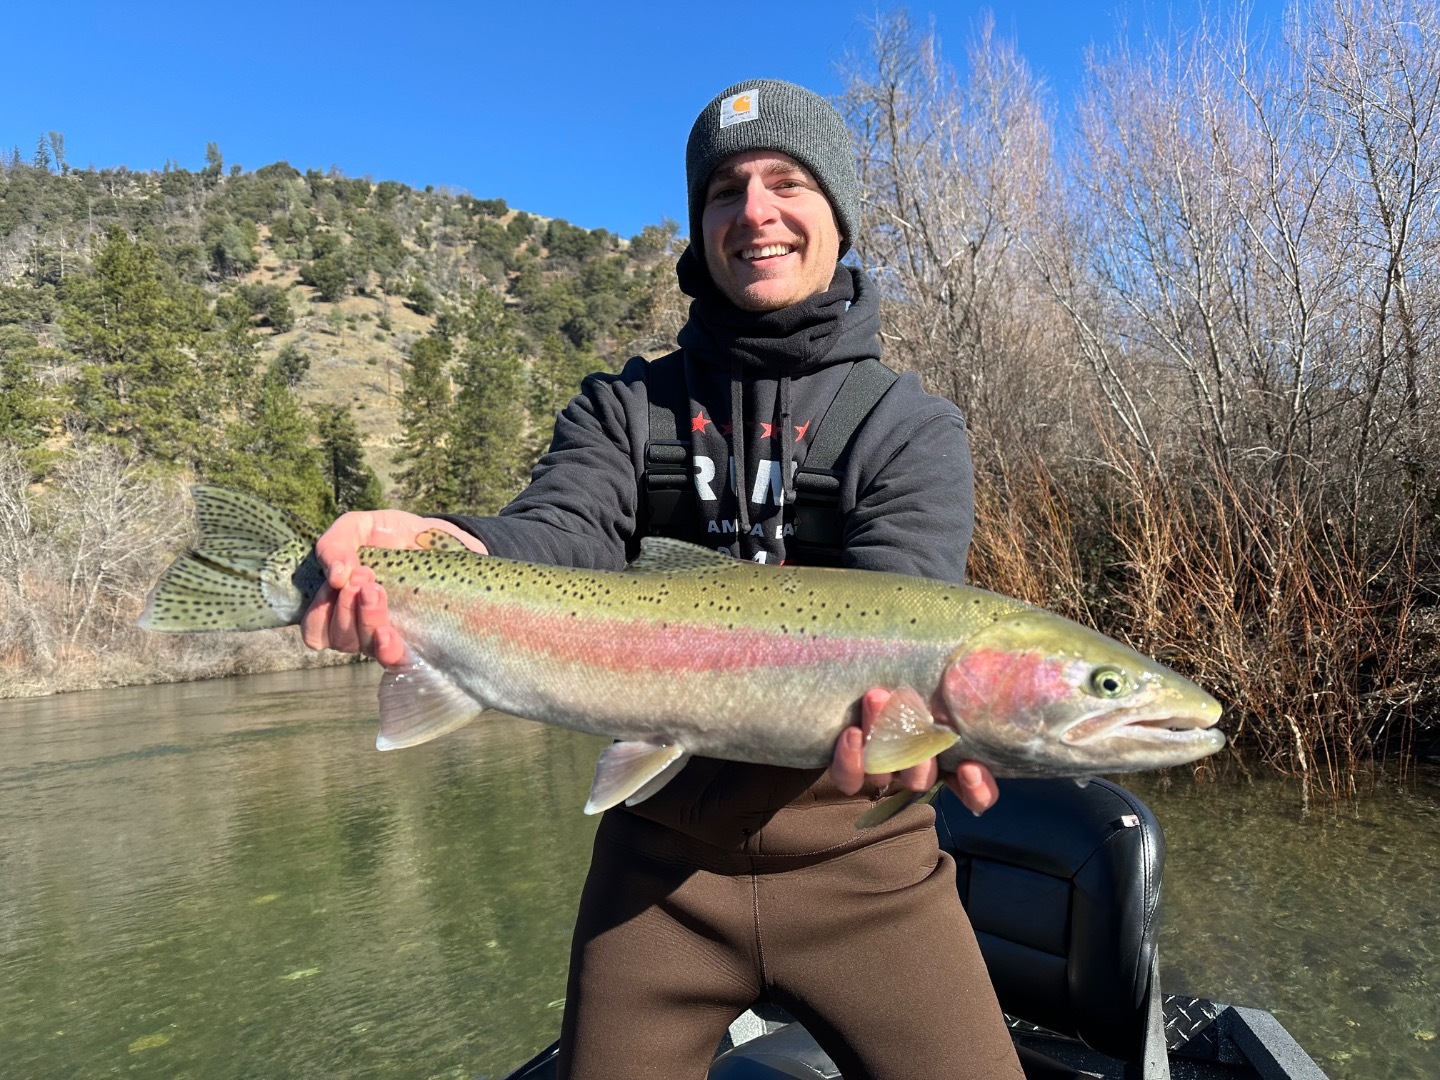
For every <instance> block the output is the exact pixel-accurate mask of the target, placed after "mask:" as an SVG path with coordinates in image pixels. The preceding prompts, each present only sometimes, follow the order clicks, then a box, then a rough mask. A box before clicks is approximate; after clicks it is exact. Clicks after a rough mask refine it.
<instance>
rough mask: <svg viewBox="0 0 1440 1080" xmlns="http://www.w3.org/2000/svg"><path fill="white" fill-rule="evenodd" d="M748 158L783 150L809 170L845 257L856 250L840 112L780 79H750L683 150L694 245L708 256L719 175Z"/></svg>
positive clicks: (847, 146)
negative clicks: (714, 179) (713, 183)
mask: <svg viewBox="0 0 1440 1080" xmlns="http://www.w3.org/2000/svg"><path fill="white" fill-rule="evenodd" d="M746 150H778V151H780V152H781V153H782V154H789V155H790V156H791V157H792V158H794V159H795V160H796V161H798V162H799V163H800V164H801V165H804V166H805V168H806V169H808V170H810V174H811V175H812V176H814V177H815V179H816V181H818V182H819V184H820V187H821V190H823V191H824V192H825V197H826V198H828V199H829V200H830V207H831V209H832V210H834V211H835V221H836V223H837V224H838V225H839V226H840V254H841V255H844V254H845V252H847V251H849V250H850V241H851V240H852V239H854V236H855V227H856V226H857V225H859V223H860V182H859V179H858V178H857V177H856V175H855V148H854V147H853V146H852V145H851V143H850V132H849V130H848V129H847V128H846V127H845V121H844V120H842V119H841V118H840V114H839V113H838V112H836V111H835V107H834V106H833V105H831V104H830V103H829V102H828V101H826V100H825V99H824V98H822V97H821V96H820V95H819V94H817V93H815V92H814V91H812V90H806V89H805V88H804V87H803V86H796V85H795V84H794V83H788V82H781V81H780V80H779V79H752V80H750V81H749V82H739V83H736V84H735V85H733V86H730V87H727V88H726V89H724V90H722V91H720V93H718V94H716V95H715V97H714V98H713V99H712V100H711V102H710V104H708V105H706V106H705V108H704V109H702V110H701V112H700V115H699V116H698V117H696V118H695V126H694V127H692V128H691V129H690V140H689V141H688V142H687V143H686V144H685V184H686V187H687V189H688V191H689V195H690V243H691V245H692V246H693V247H694V248H695V250H696V254H699V253H701V252H702V251H703V249H704V234H703V233H702V232H701V229H700V217H701V215H702V213H703V212H704V210H705V188H706V186H707V185H708V184H709V182H710V174H711V173H712V172H714V171H715V167H716V166H717V165H719V164H720V162H722V161H724V160H725V159H726V158H728V157H729V156H730V155H732V154H740V153H744V152H745V151H746Z"/></svg>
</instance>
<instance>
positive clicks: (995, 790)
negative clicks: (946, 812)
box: [946, 761, 1000, 817]
mask: <svg viewBox="0 0 1440 1080" xmlns="http://www.w3.org/2000/svg"><path fill="white" fill-rule="evenodd" d="M946 783H947V784H949V785H950V788H951V790H952V791H954V792H955V794H956V795H958V796H960V801H961V802H962V803H964V804H965V805H966V806H967V807H968V808H969V810H970V812H971V813H972V814H974V815H975V816H976V817H979V816H980V815H981V814H983V813H984V812H985V811H986V810H989V809H990V807H992V806H994V805H995V802H996V800H997V799H999V798H1000V785H999V784H997V783H995V775H994V774H993V773H992V772H991V771H990V770H989V769H987V768H986V767H985V766H984V765H981V764H980V763H979V762H978V761H962V762H961V763H960V767H959V768H958V769H956V770H955V774H954V775H953V776H950V777H947V778H946Z"/></svg>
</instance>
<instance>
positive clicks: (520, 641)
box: [467, 607, 915, 674]
mask: <svg viewBox="0 0 1440 1080" xmlns="http://www.w3.org/2000/svg"><path fill="white" fill-rule="evenodd" d="M467 622H468V623H469V624H470V628H471V629H472V630H473V631H474V632H475V633H477V634H482V635H488V636H496V637H501V638H503V639H505V641H507V642H509V643H510V644H511V645H513V646H514V647H515V648H517V649H520V650H523V651H525V652H529V653H535V654H539V655H543V656H548V657H552V658H554V659H557V660H568V661H574V662H578V663H585V664H593V665H595V666H597V667H602V668H605V669H606V670H608V671H617V672H634V673H641V672H650V673H662V674H663V673H665V672H686V673H690V672H707V671H717V672H718V671H744V670H748V669H751V668H773V667H788V666H804V665H807V664H816V663H835V662H845V661H853V660H860V659H874V658H876V657H881V656H902V655H904V654H906V653H908V652H910V651H912V650H913V649H914V648H915V646H914V644H913V643H910V642H905V641H898V640H886V639H883V638H881V639H868V638H867V639H863V640H862V639H857V638H853V637H825V636H822V635H820V634H816V633H812V632H810V631H809V630H806V631H805V632H803V633H802V632H801V631H800V630H798V629H795V630H791V631H790V632H789V633H785V632H783V631H780V630H755V629H750V628H747V627H736V628H734V629H730V628H728V627H724V626H717V627H704V626H696V625H695V624H693V623H683V622H673V623H667V622H655V621H653V620H649V619H594V618H580V617H578V616H572V615H570V614H568V613H566V614H563V615H561V614H554V613H549V612H546V613H540V612H535V611H528V610H526V609H524V608H520V607H506V608H501V609H497V608H488V609H486V610H485V611H483V612H475V613H473V614H471V615H469V616H468V617H467Z"/></svg>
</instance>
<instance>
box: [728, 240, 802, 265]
mask: <svg viewBox="0 0 1440 1080" xmlns="http://www.w3.org/2000/svg"><path fill="white" fill-rule="evenodd" d="M794 250H795V246H794V245H793V244H763V245H761V246H760V247H747V248H742V249H741V250H740V258H742V259H744V260H745V261H746V262H755V261H756V260H757V259H773V258H776V257H777V256H780V255H789V254H790V253H791V252H792V251H794Z"/></svg>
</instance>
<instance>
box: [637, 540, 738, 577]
mask: <svg viewBox="0 0 1440 1080" xmlns="http://www.w3.org/2000/svg"><path fill="white" fill-rule="evenodd" d="M734 563H735V560H734V559H733V558H732V557H731V556H729V555H722V554H721V553H720V552H718V551H711V550H710V549H709V548H707V547H701V546H700V545H699V544H688V543H686V542H685V541H684V540H672V539H671V538H670V537H668V536H647V537H645V539H644V540H641V541H640V554H639V555H637V556H636V557H635V561H634V562H632V563H631V564H630V565H629V566H627V567H626V568H625V570H626V571H627V572H628V573H631V574H676V573H684V572H685V571H687V570H704V569H707V568H710V567H715V566H725V565H731V566H733V565H734Z"/></svg>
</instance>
